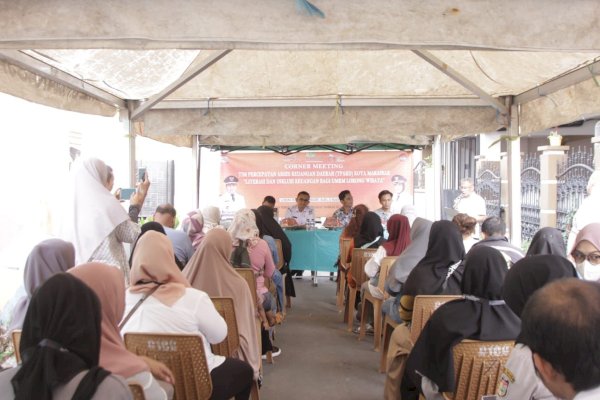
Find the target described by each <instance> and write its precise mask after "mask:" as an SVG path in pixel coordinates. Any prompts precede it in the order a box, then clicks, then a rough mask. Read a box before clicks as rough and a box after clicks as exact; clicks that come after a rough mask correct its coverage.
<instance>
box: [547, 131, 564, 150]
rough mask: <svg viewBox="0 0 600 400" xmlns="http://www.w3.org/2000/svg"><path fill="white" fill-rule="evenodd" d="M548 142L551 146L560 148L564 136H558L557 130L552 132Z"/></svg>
mask: <svg viewBox="0 0 600 400" xmlns="http://www.w3.org/2000/svg"><path fill="white" fill-rule="evenodd" d="M548 141H549V142H550V146H560V144H561V143H562V136H561V135H559V134H558V130H557V129H555V130H553V131H550V134H549V135H548Z"/></svg>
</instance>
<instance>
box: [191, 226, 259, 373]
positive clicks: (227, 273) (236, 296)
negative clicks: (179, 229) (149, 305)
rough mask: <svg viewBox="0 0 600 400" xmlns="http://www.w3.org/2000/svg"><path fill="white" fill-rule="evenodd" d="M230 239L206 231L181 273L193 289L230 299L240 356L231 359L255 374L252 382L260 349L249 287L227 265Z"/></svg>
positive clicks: (223, 233)
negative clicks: (244, 365)
mask: <svg viewBox="0 0 600 400" xmlns="http://www.w3.org/2000/svg"><path fill="white" fill-rule="evenodd" d="M230 254H231V236H230V235H229V233H227V231H225V230H223V229H213V230H211V231H209V232H208V233H207V234H206V236H205V237H204V239H203V240H202V243H201V244H200V247H198V250H197V251H196V252H195V253H194V256H193V257H192V259H191V260H190V261H189V262H188V264H187V265H186V266H185V268H184V270H183V275H184V276H185V277H186V278H187V280H188V281H189V283H190V284H191V286H192V287H193V288H196V289H198V290H201V291H203V292H205V293H206V294H208V295H209V296H210V297H231V298H232V299H233V304H234V307H235V318H236V320H237V326H238V333H239V335H240V349H239V354H236V355H234V356H233V357H235V358H237V359H240V360H243V361H246V362H247V363H248V364H250V366H251V367H252V369H253V371H254V379H255V380H257V379H258V378H259V373H260V356H261V354H260V347H259V341H258V335H257V326H256V322H257V319H256V307H254V300H253V297H256V295H255V294H253V293H250V288H249V287H248V284H247V283H246V281H245V280H244V278H242V277H241V275H240V274H238V273H237V272H236V271H235V270H234V269H233V267H232V266H231V264H230V263H229V256H230Z"/></svg>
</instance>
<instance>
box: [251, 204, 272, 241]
mask: <svg viewBox="0 0 600 400" xmlns="http://www.w3.org/2000/svg"><path fill="white" fill-rule="evenodd" d="M252 212H253V213H254V219H255V220H256V227H257V228H258V236H259V237H260V238H261V239H262V237H263V236H265V235H266V233H265V224H264V223H263V220H262V216H261V215H260V214H259V213H258V211H256V210H255V209H253V210H252ZM269 236H271V235H269Z"/></svg>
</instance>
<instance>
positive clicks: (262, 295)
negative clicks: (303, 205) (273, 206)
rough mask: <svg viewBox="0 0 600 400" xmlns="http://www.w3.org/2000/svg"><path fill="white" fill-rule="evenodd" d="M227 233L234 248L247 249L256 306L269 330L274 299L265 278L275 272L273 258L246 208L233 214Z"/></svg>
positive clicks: (275, 308) (273, 318)
mask: <svg viewBox="0 0 600 400" xmlns="http://www.w3.org/2000/svg"><path fill="white" fill-rule="evenodd" d="M228 232H229V234H230V235H231V239H232V242H233V243H234V247H236V246H246V248H247V249H248V254H249V256H250V264H251V265H250V266H251V268H252V269H253V270H254V279H255V281H256V296H257V299H258V302H257V304H258V305H259V306H260V307H262V309H263V310H264V312H265V314H266V317H267V318H268V321H265V320H263V327H264V328H265V329H269V325H273V324H274V323H275V313H276V312H277V306H276V304H275V299H274V298H273V296H272V295H271V292H269V289H267V287H266V286H265V276H266V277H267V278H270V279H271V278H272V277H273V273H274V272H275V270H277V268H275V263H274V262H273V257H271V250H270V249H269V245H268V244H267V242H266V241H265V240H264V239H261V238H260V237H259V232H258V227H257V226H256V220H255V216H254V213H253V212H252V210H249V209H247V208H243V209H241V210H238V211H237V212H236V213H235V216H234V217H233V221H232V222H231V225H230V226H229V229H228ZM259 311H260V310H259ZM263 317H264V316H263ZM261 318H262V317H261Z"/></svg>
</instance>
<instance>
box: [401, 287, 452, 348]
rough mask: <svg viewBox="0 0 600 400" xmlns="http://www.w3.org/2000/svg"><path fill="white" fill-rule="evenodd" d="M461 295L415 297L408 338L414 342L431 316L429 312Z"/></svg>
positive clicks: (431, 312)
mask: <svg viewBox="0 0 600 400" xmlns="http://www.w3.org/2000/svg"><path fill="white" fill-rule="evenodd" d="M460 298H462V296H432V295H419V296H417V297H415V304H414V305H413V313H412V322H411V325H410V340H411V341H412V342H413V343H416V341H417V338H418V337H419V335H420V334H421V331H422V330H423V328H424V327H425V324H426V323H427V321H428V320H429V318H430V317H431V314H433V312H434V311H435V310H437V309H438V308H439V307H440V306H441V305H442V304H444V303H447V302H449V301H451V300H456V299H460Z"/></svg>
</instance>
